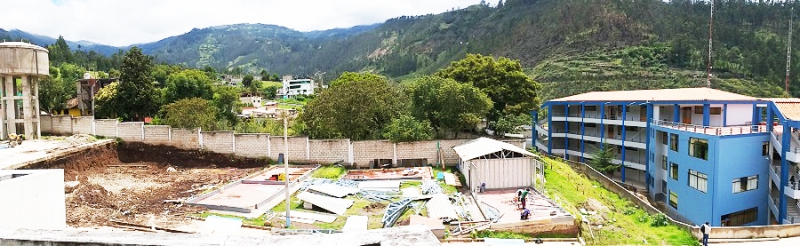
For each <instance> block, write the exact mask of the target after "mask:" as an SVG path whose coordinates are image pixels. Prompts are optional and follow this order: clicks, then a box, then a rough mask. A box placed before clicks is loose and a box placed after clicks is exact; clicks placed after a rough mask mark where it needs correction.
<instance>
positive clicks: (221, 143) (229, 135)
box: [202, 131, 233, 154]
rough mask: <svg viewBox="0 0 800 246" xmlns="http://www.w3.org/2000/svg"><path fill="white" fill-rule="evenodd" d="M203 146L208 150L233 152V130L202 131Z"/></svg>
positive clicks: (224, 152) (225, 152) (223, 152)
mask: <svg viewBox="0 0 800 246" xmlns="http://www.w3.org/2000/svg"><path fill="white" fill-rule="evenodd" d="M202 134H203V148H205V149H206V150H208V151H211V152H216V153H222V154H231V153H233V131H217V132H202Z"/></svg>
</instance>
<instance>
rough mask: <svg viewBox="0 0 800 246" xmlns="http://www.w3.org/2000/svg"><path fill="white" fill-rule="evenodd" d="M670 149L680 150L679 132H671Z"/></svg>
mask: <svg viewBox="0 0 800 246" xmlns="http://www.w3.org/2000/svg"><path fill="white" fill-rule="evenodd" d="M669 149H670V150H672V151H675V152H677V151H678V134H669Z"/></svg>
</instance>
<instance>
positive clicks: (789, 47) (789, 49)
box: [784, 6, 794, 95]
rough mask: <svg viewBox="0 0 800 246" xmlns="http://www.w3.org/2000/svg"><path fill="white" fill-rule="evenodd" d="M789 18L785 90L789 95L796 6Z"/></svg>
mask: <svg viewBox="0 0 800 246" xmlns="http://www.w3.org/2000/svg"><path fill="white" fill-rule="evenodd" d="M789 16H790V17H789V38H788V39H789V41H788V42H787V43H786V86H785V88H784V91H785V92H786V94H787V95H788V94H789V69H790V68H791V64H792V24H793V23H794V6H792V12H791V14H790V15H789Z"/></svg>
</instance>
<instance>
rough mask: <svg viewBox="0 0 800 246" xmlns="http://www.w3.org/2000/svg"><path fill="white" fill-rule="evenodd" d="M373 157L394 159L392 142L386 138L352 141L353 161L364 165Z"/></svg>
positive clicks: (361, 165)
mask: <svg viewBox="0 0 800 246" xmlns="http://www.w3.org/2000/svg"><path fill="white" fill-rule="evenodd" d="M374 159H390V160H391V159H394V144H392V142H389V141H387V140H376V141H357V142H353V162H354V164H355V165H357V166H358V167H366V166H367V165H369V163H370V161H372V160H374Z"/></svg>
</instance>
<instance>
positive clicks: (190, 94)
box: [164, 69, 214, 103]
mask: <svg viewBox="0 0 800 246" xmlns="http://www.w3.org/2000/svg"><path fill="white" fill-rule="evenodd" d="M212 87H213V83H212V82H211V79H209V78H208V76H207V75H206V73H205V72H203V71H200V70H194V69H189V70H183V71H180V72H177V73H173V74H170V75H169V77H168V78H167V88H166V91H165V94H164V101H165V102H166V103H172V102H175V101H178V100H180V99H184V98H195V97H197V98H202V99H205V100H211V99H213V97H214V91H213V89H212Z"/></svg>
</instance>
